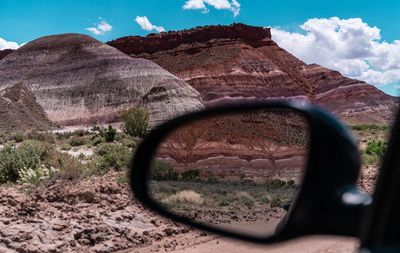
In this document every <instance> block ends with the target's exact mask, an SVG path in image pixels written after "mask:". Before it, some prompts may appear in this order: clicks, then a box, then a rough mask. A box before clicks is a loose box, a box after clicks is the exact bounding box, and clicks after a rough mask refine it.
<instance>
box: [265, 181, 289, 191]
mask: <svg viewBox="0 0 400 253" xmlns="http://www.w3.org/2000/svg"><path fill="white" fill-rule="evenodd" d="M286 184H287V183H286V182H285V181H283V180H281V179H267V180H265V181H264V183H263V185H264V186H265V187H266V188H267V189H269V190H276V189H279V188H281V187H284V186H286Z"/></svg>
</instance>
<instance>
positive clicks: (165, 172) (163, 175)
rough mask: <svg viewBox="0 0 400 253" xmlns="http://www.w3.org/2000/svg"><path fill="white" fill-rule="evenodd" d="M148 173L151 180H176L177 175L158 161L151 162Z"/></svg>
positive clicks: (168, 166) (169, 166)
mask: <svg viewBox="0 0 400 253" xmlns="http://www.w3.org/2000/svg"><path fill="white" fill-rule="evenodd" d="M150 171H151V178H152V179H153V180H177V179H178V175H179V174H178V173H177V172H176V171H175V170H174V168H173V167H172V166H171V165H169V164H168V163H165V162H162V161H159V160H154V161H153V162H152V164H151V170H150Z"/></svg>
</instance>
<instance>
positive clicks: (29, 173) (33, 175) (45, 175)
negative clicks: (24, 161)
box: [18, 164, 57, 185]
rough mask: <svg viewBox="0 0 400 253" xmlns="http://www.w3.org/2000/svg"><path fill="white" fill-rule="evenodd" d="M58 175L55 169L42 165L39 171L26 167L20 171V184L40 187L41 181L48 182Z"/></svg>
mask: <svg viewBox="0 0 400 253" xmlns="http://www.w3.org/2000/svg"><path fill="white" fill-rule="evenodd" d="M56 173H57V170H56V169H55V168H54V167H48V166H46V165H44V164H41V165H40V166H39V167H38V168H37V169H33V168H27V167H24V168H22V169H21V170H20V171H19V180H18V182H19V183H22V184H29V185H38V184H39V183H40V182H41V181H44V180H48V179H49V178H51V177H53V176H54V175H55V174H56Z"/></svg>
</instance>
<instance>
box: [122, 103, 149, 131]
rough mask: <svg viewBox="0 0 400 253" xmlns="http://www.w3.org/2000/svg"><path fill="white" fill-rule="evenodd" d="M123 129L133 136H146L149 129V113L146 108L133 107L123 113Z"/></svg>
mask: <svg viewBox="0 0 400 253" xmlns="http://www.w3.org/2000/svg"><path fill="white" fill-rule="evenodd" d="M121 118H122V129H123V130H124V132H125V133H127V134H129V135H130V136H133V137H144V136H145V135H146V134H147V131H148V129H149V113H148V112H147V110H146V109H144V108H132V109H129V110H126V111H124V112H123V113H122V114H121Z"/></svg>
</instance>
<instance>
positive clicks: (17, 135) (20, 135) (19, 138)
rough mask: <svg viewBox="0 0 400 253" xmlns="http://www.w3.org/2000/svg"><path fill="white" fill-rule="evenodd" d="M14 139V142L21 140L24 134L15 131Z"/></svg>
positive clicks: (23, 138)
mask: <svg viewBox="0 0 400 253" xmlns="http://www.w3.org/2000/svg"><path fill="white" fill-rule="evenodd" d="M14 140H15V142H17V143H18V142H23V141H24V140H25V135H24V134H23V133H21V132H16V133H15V134H14Z"/></svg>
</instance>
